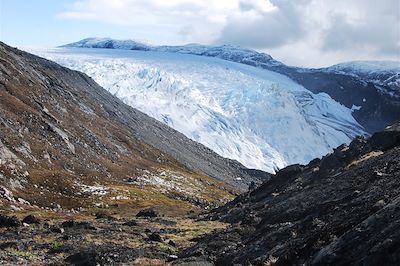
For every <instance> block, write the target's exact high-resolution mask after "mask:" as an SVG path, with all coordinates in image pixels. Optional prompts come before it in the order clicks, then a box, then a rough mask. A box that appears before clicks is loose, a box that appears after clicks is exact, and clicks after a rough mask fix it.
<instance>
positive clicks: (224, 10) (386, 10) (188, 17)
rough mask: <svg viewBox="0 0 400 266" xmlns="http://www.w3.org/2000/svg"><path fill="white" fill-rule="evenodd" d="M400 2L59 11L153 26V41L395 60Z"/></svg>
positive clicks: (319, 0)
mask: <svg viewBox="0 0 400 266" xmlns="http://www.w3.org/2000/svg"><path fill="white" fill-rule="evenodd" d="M399 5H400V2H399V1H398V0H382V1H376V0H352V1H347V0H296V1H292V0H225V1H222V0H220V1H212V0H169V1H165V0H80V1H76V2H74V4H73V5H71V6H70V7H69V8H68V10H66V11H65V12H63V13H62V14H59V17H61V18H64V19H74V20H76V19H80V20H90V21H101V22H104V23H109V24H114V25H120V26H122V27H131V28H132V27H133V28H136V29H138V32H141V33H142V34H145V33H144V31H143V30H140V29H146V30H150V31H152V34H151V36H157V34H158V35H159V36H160V38H159V39H150V40H149V41H151V42H153V43H155V44H164V43H165V42H167V43H168V44H173V43H174V44H182V43H188V42H198V43H208V44H214V43H231V44H238V45H242V46H245V47H248V48H255V49H258V50H263V51H266V52H268V53H270V54H271V55H272V56H274V57H276V58H277V59H280V60H282V61H284V62H286V63H289V64H296V65H309V66H321V65H328V64H333V63H337V62H339V61H347V60H354V59H393V60H400V14H399V11H398V10H400V6H399ZM166 34H168V35H169V38H168V41H166V39H163V37H162V36H166ZM111 37H112V36H111ZM126 38H137V39H147V36H126Z"/></svg>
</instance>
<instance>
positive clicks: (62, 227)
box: [0, 207, 227, 265]
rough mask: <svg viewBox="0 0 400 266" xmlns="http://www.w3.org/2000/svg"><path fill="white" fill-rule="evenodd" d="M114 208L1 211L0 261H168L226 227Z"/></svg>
mask: <svg viewBox="0 0 400 266" xmlns="http://www.w3.org/2000/svg"><path fill="white" fill-rule="evenodd" d="M2 208H4V207H2ZM116 212H117V210H115V212H114V213H115V214H114V213H111V214H110V213H106V212H98V213H93V214H92V213H89V212H83V213H75V214H72V213H63V212H51V211H43V210H35V209H31V210H24V211H17V212H9V211H8V212H4V211H2V213H1V214H0V264H1V265H64V264H72V265H99V264H100V265H104V264H106V265H108V264H110V265H114V264H115V263H117V264H120V263H123V264H124V265H169V264H170V263H172V262H173V261H174V260H175V259H176V258H177V256H176V255H177V254H178V253H179V252H181V251H182V250H184V249H185V248H188V247H189V246H192V245H193V244H194V243H195V241H196V239H197V238H198V237H199V236H202V235H204V234H207V233H210V232H211V231H215V230H219V229H224V228H226V226H227V224H225V223H222V222H217V221H198V220H196V217H197V214H196V213H193V212H191V213H190V214H188V215H180V216H175V217H172V216H164V215H162V214H161V215H159V216H158V217H136V213H131V214H126V215H124V216H123V217H121V216H120V215H118V214H117V213H116ZM28 215H33V217H32V216H29V218H25V217H27V216H28ZM148 215H152V213H151V212H150V214H148ZM24 218H25V219H24ZM1 226H4V227H1Z"/></svg>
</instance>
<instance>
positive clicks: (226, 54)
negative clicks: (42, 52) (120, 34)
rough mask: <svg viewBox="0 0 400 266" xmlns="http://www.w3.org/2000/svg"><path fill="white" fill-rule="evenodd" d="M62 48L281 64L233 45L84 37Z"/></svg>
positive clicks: (263, 55) (269, 57) (261, 64)
mask: <svg viewBox="0 0 400 266" xmlns="http://www.w3.org/2000/svg"><path fill="white" fill-rule="evenodd" d="M60 47H64V48H106V49H123V50H139V51H155V52H169V53H179V54H193V55H201V56H209V57H217V58H221V59H225V60H228V61H232V62H237V63H243V64H246V65H251V66H257V67H263V68H266V67H271V66H280V65H283V64H282V63H281V62H279V61H276V60H275V59H273V58H272V57H271V56H270V55H268V54H265V53H259V52H257V51H254V50H250V49H244V48H241V47H240V46H235V45H217V46H212V45H201V44H187V45H182V46H168V45H162V46H152V45H148V44H143V43H139V42H136V41H133V40H115V39H111V38H86V39H83V40H81V41H78V42H74V43H70V44H66V45H62V46H60Z"/></svg>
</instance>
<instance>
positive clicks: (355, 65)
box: [326, 61, 400, 75]
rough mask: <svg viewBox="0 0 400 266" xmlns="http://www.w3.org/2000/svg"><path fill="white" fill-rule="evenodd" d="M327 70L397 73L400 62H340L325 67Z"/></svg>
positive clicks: (399, 69)
mask: <svg viewBox="0 0 400 266" xmlns="http://www.w3.org/2000/svg"><path fill="white" fill-rule="evenodd" d="M326 69H327V70H329V71H342V72H352V73H355V74H360V75H366V74H374V73H378V72H379V73H381V72H387V73H397V72H400V62H396V61H352V62H346V63H340V64H337V65H333V66H331V67H328V68H326Z"/></svg>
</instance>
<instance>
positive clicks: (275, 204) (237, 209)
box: [179, 124, 400, 265]
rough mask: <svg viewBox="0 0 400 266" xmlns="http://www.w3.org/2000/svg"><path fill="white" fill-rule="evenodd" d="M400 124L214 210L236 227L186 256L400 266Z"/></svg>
mask: <svg viewBox="0 0 400 266" xmlns="http://www.w3.org/2000/svg"><path fill="white" fill-rule="evenodd" d="M399 210H400V125H399V124H397V125H394V126H392V127H389V128H387V130H386V131H383V132H379V133H376V134H374V135H373V136H372V137H371V138H370V139H368V140H365V139H363V138H358V139H355V140H354V141H353V142H351V144H350V145H349V146H345V145H342V146H340V147H338V148H337V149H335V150H334V152H333V153H332V154H329V155H327V156H325V157H324V158H322V160H319V159H317V160H314V161H312V162H311V163H310V164H308V165H307V166H301V165H292V166H289V167H287V168H285V169H282V170H281V171H279V172H278V173H277V174H276V176H274V177H272V178H271V180H270V181H267V182H265V183H263V184H262V185H261V186H260V187H258V188H256V189H255V190H253V191H251V192H249V193H246V194H243V195H241V196H239V197H237V198H236V199H235V200H234V201H232V202H230V203H228V204H226V205H225V206H223V207H220V208H219V209H217V210H215V211H214V212H213V213H211V214H210V215H209V216H208V218H209V219H218V220H221V221H226V222H229V223H231V226H230V227H229V228H228V229H226V230H225V231H222V232H218V233H215V234H212V235H208V236H206V237H204V238H202V239H200V241H199V243H198V244H196V245H195V246H194V247H192V248H190V249H188V250H186V251H185V252H183V253H182V254H181V257H184V258H185V259H182V261H181V262H179V263H182V264H183V265H184V264H185V263H189V261H197V262H201V261H202V262H204V263H206V262H207V261H208V262H212V263H214V264H215V265H398V264H399V262H400V255H399V254H400V212H399Z"/></svg>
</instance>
